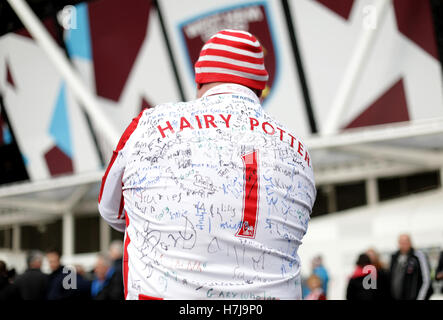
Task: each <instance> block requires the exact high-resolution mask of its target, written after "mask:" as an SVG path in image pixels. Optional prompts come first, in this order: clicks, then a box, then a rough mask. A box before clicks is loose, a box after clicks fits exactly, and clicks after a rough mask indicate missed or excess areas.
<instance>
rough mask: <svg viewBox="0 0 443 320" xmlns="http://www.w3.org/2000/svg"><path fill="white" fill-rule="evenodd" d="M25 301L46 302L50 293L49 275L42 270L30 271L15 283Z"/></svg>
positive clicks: (19, 277)
mask: <svg viewBox="0 0 443 320" xmlns="http://www.w3.org/2000/svg"><path fill="white" fill-rule="evenodd" d="M14 283H15V284H16V285H17V287H18V289H19V291H20V294H21V297H22V299H24V300H45V299H46V295H47V291H48V275H46V274H44V273H43V272H41V270H40V269H28V270H26V271H25V272H24V273H23V274H22V275H20V276H18V277H17V279H16V280H15V282H14Z"/></svg>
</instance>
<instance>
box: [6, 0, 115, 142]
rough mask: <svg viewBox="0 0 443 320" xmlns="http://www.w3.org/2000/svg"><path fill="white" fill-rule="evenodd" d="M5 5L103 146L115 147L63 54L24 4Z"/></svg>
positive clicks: (18, 0)
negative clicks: (97, 132) (99, 135)
mask: <svg viewBox="0 0 443 320" xmlns="http://www.w3.org/2000/svg"><path fill="white" fill-rule="evenodd" d="M8 2H9V4H10V6H11V7H12V9H13V10H14V11H15V13H16V14H17V16H18V17H19V18H20V20H21V21H22V22H23V25H24V26H25V27H26V29H27V30H28V31H29V33H30V34H31V35H32V37H33V38H34V39H35V41H36V42H37V43H38V44H39V45H40V47H41V48H42V49H43V50H44V51H45V52H46V54H47V55H48V56H49V58H50V60H51V61H52V62H53V63H54V66H55V67H56V69H57V70H58V71H59V72H60V75H61V76H62V77H63V79H64V80H65V81H66V83H67V85H68V86H69V88H70V89H71V90H72V92H73V93H74V95H75V97H76V98H77V99H78V101H80V105H81V106H82V107H83V108H84V110H85V111H86V113H87V114H88V116H89V117H90V118H91V120H92V121H93V123H94V125H95V127H96V128H97V129H99V130H101V133H102V135H103V136H104V138H105V140H106V142H107V143H108V144H109V145H111V146H115V145H116V144H117V142H118V139H119V137H120V134H119V133H118V132H117V131H116V129H115V128H114V126H113V125H112V123H111V122H110V121H109V119H108V117H107V115H106V114H105V113H104V112H103V111H102V109H101V108H100V106H99V104H98V103H97V101H96V98H95V96H94V95H93V94H92V93H91V91H90V90H89V88H88V87H87V86H85V85H84V83H83V82H82V80H81V79H80V77H79V76H78V74H77V73H76V72H75V70H74V68H73V67H72V65H71V64H70V62H69V60H68V59H67V58H66V56H65V54H64V53H63V52H62V50H61V49H60V48H59V47H58V45H57V44H56V43H55V42H54V40H53V39H52V37H51V36H50V35H49V33H48V32H47V30H46V29H45V27H44V26H43V24H42V23H41V21H40V20H39V19H38V17H37V16H36V15H35V14H34V12H33V11H32V10H31V8H30V7H29V5H28V4H27V3H26V1H24V0H8Z"/></svg>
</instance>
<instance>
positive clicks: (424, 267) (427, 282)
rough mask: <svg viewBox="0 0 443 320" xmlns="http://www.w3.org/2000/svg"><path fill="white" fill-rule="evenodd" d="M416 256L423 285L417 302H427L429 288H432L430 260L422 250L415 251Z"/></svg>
mask: <svg viewBox="0 0 443 320" xmlns="http://www.w3.org/2000/svg"><path fill="white" fill-rule="evenodd" d="M415 256H416V257H417V258H418V261H419V263H420V272H421V277H422V281H423V282H422V285H421V287H420V290H419V292H418V296H417V300H425V299H426V295H427V293H428V290H429V287H430V286H431V274H430V267H429V263H428V260H427V258H426V256H425V254H424V253H423V252H421V251H420V250H416V251H415Z"/></svg>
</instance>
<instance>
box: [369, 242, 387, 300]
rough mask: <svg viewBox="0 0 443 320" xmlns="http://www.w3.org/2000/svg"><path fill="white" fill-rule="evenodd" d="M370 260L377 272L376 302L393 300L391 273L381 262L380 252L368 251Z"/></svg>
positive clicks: (371, 249)
mask: <svg viewBox="0 0 443 320" xmlns="http://www.w3.org/2000/svg"><path fill="white" fill-rule="evenodd" d="M366 254H367V255H368V257H369V259H370V260H371V265H373V266H374V267H375V269H376V270H377V278H376V279H377V289H376V292H375V293H376V297H375V298H376V300H390V299H391V289H390V287H389V283H390V280H389V271H388V270H387V268H386V267H385V266H384V264H383V263H382V262H381V261H380V256H379V254H378V252H377V251H376V250H375V249H373V248H370V249H368V250H367V251H366Z"/></svg>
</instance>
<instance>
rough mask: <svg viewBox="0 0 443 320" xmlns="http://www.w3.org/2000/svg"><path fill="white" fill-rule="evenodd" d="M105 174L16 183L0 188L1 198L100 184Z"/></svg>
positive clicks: (82, 174) (76, 175)
mask: <svg viewBox="0 0 443 320" xmlns="http://www.w3.org/2000/svg"><path fill="white" fill-rule="evenodd" d="M103 174H104V171H96V172H88V173H79V174H75V175H67V176H63V177H58V178H52V179H49V180H40V181H34V182H20V183H14V184H11V185H7V186H3V187H1V188H0V198H3V197H11V196H18V195H23V194H28V193H34V192H42V191H49V190H54V189H60V188H67V187H75V186H78V185H83V184H91V183H98V182H100V181H101V178H102V177H103Z"/></svg>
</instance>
